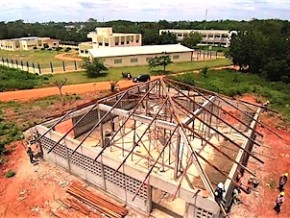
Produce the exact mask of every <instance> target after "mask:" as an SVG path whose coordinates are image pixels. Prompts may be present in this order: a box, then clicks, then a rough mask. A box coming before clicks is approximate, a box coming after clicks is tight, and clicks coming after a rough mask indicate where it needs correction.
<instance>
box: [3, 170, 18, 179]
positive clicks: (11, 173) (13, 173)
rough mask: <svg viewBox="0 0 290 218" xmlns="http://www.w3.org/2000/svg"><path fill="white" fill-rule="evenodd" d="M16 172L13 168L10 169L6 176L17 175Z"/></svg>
mask: <svg viewBox="0 0 290 218" xmlns="http://www.w3.org/2000/svg"><path fill="white" fill-rule="evenodd" d="M15 175H16V173H15V172H14V171H13V170H8V172H7V173H6V174H5V177H6V178H11V177H13V176H15Z"/></svg>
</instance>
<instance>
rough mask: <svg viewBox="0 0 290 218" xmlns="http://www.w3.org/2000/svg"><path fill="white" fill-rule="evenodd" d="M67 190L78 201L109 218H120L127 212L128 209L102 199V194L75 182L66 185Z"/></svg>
mask: <svg viewBox="0 0 290 218" xmlns="http://www.w3.org/2000/svg"><path fill="white" fill-rule="evenodd" d="M67 192H68V193H69V194H71V195H72V196H74V197H76V198H77V199H79V200H80V201H82V202H84V203H86V204H88V205H90V206H93V207H94V208H96V209H97V210H98V211H99V212H101V213H103V214H105V215H106V216H108V217H110V218H121V217H125V216H126V215H127V214H128V210H127V209H126V208H124V207H122V206H119V205H117V204H115V203H112V202H110V201H108V200H107V199H104V198H103V197H102V196H100V195H98V194H95V193H93V192H91V191H89V190H87V189H86V188H84V187H83V186H82V185H81V184H78V183H75V182H74V183H72V184H71V185H70V186H69V187H68V189H67Z"/></svg>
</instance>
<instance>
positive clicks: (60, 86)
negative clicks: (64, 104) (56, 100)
mask: <svg viewBox="0 0 290 218" xmlns="http://www.w3.org/2000/svg"><path fill="white" fill-rule="evenodd" d="M66 82H67V78H64V80H56V81H54V85H55V86H56V87H57V88H58V91H59V94H60V95H62V87H63V86H64V85H65V83H66Z"/></svg>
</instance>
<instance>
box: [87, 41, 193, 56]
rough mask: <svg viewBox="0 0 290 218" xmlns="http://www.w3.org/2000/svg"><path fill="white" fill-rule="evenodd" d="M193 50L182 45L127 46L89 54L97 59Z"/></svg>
mask: <svg viewBox="0 0 290 218" xmlns="http://www.w3.org/2000/svg"><path fill="white" fill-rule="evenodd" d="M192 51H193V49H190V48H187V47H185V46H183V45H180V44H173V45H145V46H127V47H110V48H98V49H89V53H90V54H91V55H92V56H93V57H95V58H105V57H119V56H130V55H146V54H147V55H149V54H162V53H164V52H166V53H179V52H192Z"/></svg>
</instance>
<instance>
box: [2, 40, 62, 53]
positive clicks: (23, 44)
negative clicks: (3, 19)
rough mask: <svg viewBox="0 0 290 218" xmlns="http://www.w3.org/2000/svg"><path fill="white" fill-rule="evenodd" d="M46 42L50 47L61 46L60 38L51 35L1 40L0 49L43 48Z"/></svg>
mask: <svg viewBox="0 0 290 218" xmlns="http://www.w3.org/2000/svg"><path fill="white" fill-rule="evenodd" d="M45 44H46V45H47V46H48V47H49V48H56V47H58V46H59V40H56V39H51V38H49V37H22V38H15V39H3V40H0V49H1V50H8V51H17V50H32V49H34V48H43V47H44V45H45Z"/></svg>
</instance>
